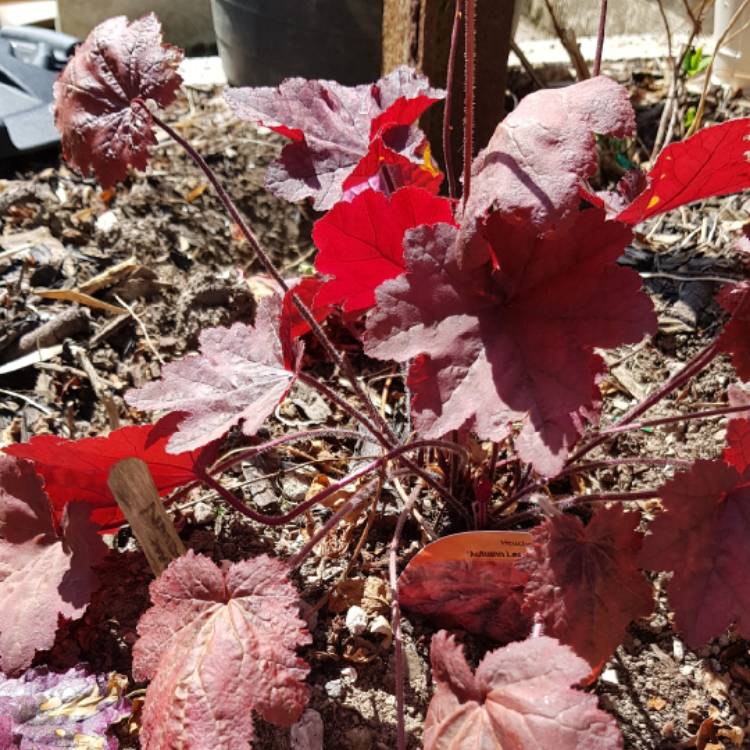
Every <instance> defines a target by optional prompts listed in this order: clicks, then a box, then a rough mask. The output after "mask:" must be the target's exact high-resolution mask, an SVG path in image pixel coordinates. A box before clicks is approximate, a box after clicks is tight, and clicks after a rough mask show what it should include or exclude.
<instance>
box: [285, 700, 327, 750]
mask: <svg viewBox="0 0 750 750" xmlns="http://www.w3.org/2000/svg"><path fill="white" fill-rule="evenodd" d="M289 740H290V746H291V748H292V750H323V719H322V718H321V716H320V714H319V713H318V712H317V711H316V710H315V709H313V708H308V709H307V710H306V711H305V713H303V714H302V716H301V717H300V720H299V721H298V722H297V723H296V724H294V725H293V726H292V727H291V729H290V730H289Z"/></svg>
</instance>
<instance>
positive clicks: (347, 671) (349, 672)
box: [341, 667, 357, 684]
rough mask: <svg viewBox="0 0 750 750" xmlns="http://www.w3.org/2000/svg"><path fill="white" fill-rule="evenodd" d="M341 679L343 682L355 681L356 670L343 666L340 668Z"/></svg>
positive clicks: (351, 682) (352, 682)
mask: <svg viewBox="0 0 750 750" xmlns="http://www.w3.org/2000/svg"><path fill="white" fill-rule="evenodd" d="M341 679H342V680H344V682H348V683H350V684H354V683H355V682H356V681H357V670H356V669H355V668H354V667H344V668H343V669H342V670H341Z"/></svg>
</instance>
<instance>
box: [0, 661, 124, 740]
mask: <svg viewBox="0 0 750 750" xmlns="http://www.w3.org/2000/svg"><path fill="white" fill-rule="evenodd" d="M124 684H127V681H126V680H124V678H119V677H118V676H117V675H112V676H111V677H109V678H108V677H107V676H105V675H98V674H90V673H89V672H87V671H86V670H85V669H84V668H82V667H74V668H73V669H69V670H68V671H67V672H62V673H55V672H50V671H48V670H47V669H45V668H40V669H31V670H29V671H27V672H25V673H24V674H23V675H21V676H20V677H18V678H9V677H5V676H4V675H3V674H1V673H0V748H2V750H10V748H17V749H18V750H60V748H71V749H74V748H79V749H82V748H91V750H94V748H97V749H98V750H117V747H118V746H119V745H118V742H117V740H116V739H115V738H114V737H110V736H107V729H108V727H109V725H110V724H114V723H116V722H118V721H120V720H121V719H124V718H125V717H126V716H128V715H129V714H130V704H129V702H128V700H127V699H126V698H125V697H124V696H123V685H124ZM3 719H4V720H5V721H6V727H5V731H6V741H5V742H4V741H3V727H2V721H3Z"/></svg>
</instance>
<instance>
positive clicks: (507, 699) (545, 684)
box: [424, 630, 622, 750]
mask: <svg viewBox="0 0 750 750" xmlns="http://www.w3.org/2000/svg"><path fill="white" fill-rule="evenodd" d="M430 659H431V661H432V676H433V680H434V681H435V683H436V686H437V687H436V691H435V695H434V696H433V698H432V701H431V702H430V706H429V709H428V710H427V718H426V720H425V728H424V750H466V749H467V748H477V749H478V750H479V748H481V749H482V750H484V748H488V749H489V748H512V749H513V750H540V749H541V748H545V750H547V749H548V748H555V750H618V749H619V748H622V737H621V735H620V731H619V729H618V728H617V723H616V722H615V720H614V719H613V718H612V717H611V716H609V715H608V714H606V713H605V712H604V711H602V710H600V709H599V708H598V707H597V705H596V696H593V695H588V694H587V693H584V692H582V691H580V690H575V689H574V688H573V686H574V685H575V684H576V683H578V682H580V681H581V680H582V679H583V678H584V677H586V676H587V674H588V673H589V666H588V664H587V663H586V662H585V661H584V660H583V659H581V658H580V657H578V656H576V655H575V654H574V653H573V652H572V651H571V650H570V649H569V648H568V647H567V646H563V645H561V644H560V643H558V642H557V641H556V640H555V639H554V638H548V637H546V636H542V637H540V638H530V639H528V640H525V641H522V642H520V643H512V644H510V645H509V646H504V647H503V648H499V649H497V650H496V651H492V652H491V653H489V654H487V655H486V656H485V657H484V659H483V660H482V662H481V663H480V664H479V666H478V667H477V670H476V673H475V674H473V675H472V673H471V668H470V667H469V665H468V664H467V662H466V658H465V657H464V655H463V650H462V648H461V646H460V645H458V644H457V643H456V642H455V639H454V637H453V636H449V635H448V634H447V633H446V632H445V631H444V630H441V631H440V632H439V633H437V634H436V635H434V636H433V638H432V648H431V651H430Z"/></svg>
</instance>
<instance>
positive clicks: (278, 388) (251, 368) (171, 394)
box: [125, 295, 301, 453]
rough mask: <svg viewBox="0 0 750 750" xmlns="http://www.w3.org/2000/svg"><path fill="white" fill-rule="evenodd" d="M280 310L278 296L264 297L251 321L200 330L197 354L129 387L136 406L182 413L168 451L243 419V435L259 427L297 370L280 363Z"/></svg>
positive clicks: (208, 438) (200, 441) (195, 444)
mask: <svg viewBox="0 0 750 750" xmlns="http://www.w3.org/2000/svg"><path fill="white" fill-rule="evenodd" d="M280 312H281V300H280V298H279V297H278V296H276V295H274V296H272V297H265V298H264V299H263V300H261V302H260V304H259V305H258V312H257V314H256V320H255V326H249V325H245V324H244V323H235V324H234V325H233V326H232V327H231V328H223V327H220V328H208V329H206V330H205V331H203V332H202V333H201V335H200V347H201V353H200V354H199V355H197V354H192V355H188V356H187V357H184V358H183V359H181V360H178V361H176V362H170V363H169V364H167V365H165V366H164V369H163V370H162V377H161V379H160V380H158V381H155V382H153V383H148V384H147V385H145V386H143V387H142V388H138V389H136V390H132V391H129V392H128V393H127V395H126V396H125V399H126V401H127V402H128V403H129V404H131V406H135V407H136V408H137V409H143V410H144V411H174V412H180V413H181V414H185V415H186V416H185V417H184V419H183V420H182V421H181V422H180V425H179V427H178V428H177V431H176V432H175V433H174V435H172V437H171V438H170V439H169V442H168V444H167V449H168V450H169V451H170V452H172V453H181V452H183V451H189V450H194V449H196V448H200V447H202V446H204V445H206V444H208V443H210V442H213V441H214V440H218V439H220V438H222V437H223V436H224V435H225V434H226V433H227V432H228V431H229V430H230V429H231V428H232V427H233V426H234V425H236V424H237V423H238V422H240V421H241V420H242V421H243V425H242V429H243V431H244V433H245V434H246V435H254V434H255V433H256V432H257V431H258V429H260V427H261V425H262V424H263V422H264V421H265V420H266V417H268V415H269V414H271V412H272V411H273V410H274V409H275V408H276V406H277V405H278V403H279V402H280V401H281V399H282V398H283V397H284V395H285V394H286V393H287V391H288V390H289V388H290V387H291V385H292V382H293V380H294V375H295V373H294V371H290V370H288V369H286V367H285V366H284V354H283V350H282V345H281V340H280V338H279V317H280ZM298 354H301V351H300V352H298ZM297 360H299V356H297ZM298 364H299V362H297V364H296V366H295V369H296V367H297V366H298Z"/></svg>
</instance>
